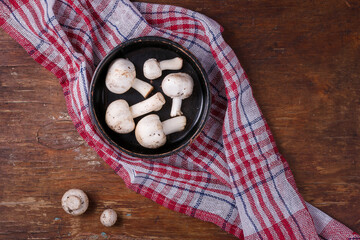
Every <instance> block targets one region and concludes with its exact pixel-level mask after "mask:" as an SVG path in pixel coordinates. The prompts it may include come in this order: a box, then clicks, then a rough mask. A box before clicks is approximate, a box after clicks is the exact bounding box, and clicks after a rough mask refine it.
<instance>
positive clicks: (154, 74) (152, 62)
mask: <svg viewBox="0 0 360 240" xmlns="http://www.w3.org/2000/svg"><path fill="white" fill-rule="evenodd" d="M143 73H144V76H145V77H146V78H147V79H156V78H159V77H160V76H161V74H162V70H161V68H160V63H159V62H158V61H157V60H156V59H155V58H150V59H148V60H146V61H145V63H144V67H143Z"/></svg>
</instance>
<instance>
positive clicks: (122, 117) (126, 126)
mask: <svg viewBox="0 0 360 240" xmlns="http://www.w3.org/2000/svg"><path fill="white" fill-rule="evenodd" d="M164 104H165V98H164V96H163V95H162V94H161V93H160V92H158V93H156V94H155V95H153V96H151V97H150V98H148V99H146V100H144V101H142V102H139V103H136V104H134V105H132V106H131V107H129V104H128V103H127V102H126V101H125V100H123V99H119V100H116V101H114V102H112V103H110V105H109V106H108V108H107V109H106V113H105V122H106V124H107V125H108V126H109V127H110V129H112V130H114V131H115V132H117V133H121V134H125V133H129V132H131V131H132V130H134V128H135V123H134V120H133V119H134V118H137V117H139V116H142V115H144V114H147V113H149V112H152V111H159V110H160V109H161V108H162V106H163V105H164Z"/></svg>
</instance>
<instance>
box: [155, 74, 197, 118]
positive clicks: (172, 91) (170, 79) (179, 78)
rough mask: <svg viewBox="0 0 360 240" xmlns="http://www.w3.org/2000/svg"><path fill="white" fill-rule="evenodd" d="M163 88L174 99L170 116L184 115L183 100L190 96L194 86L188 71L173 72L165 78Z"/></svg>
mask: <svg viewBox="0 0 360 240" xmlns="http://www.w3.org/2000/svg"><path fill="white" fill-rule="evenodd" d="M161 88H162V90H163V91H164V93H165V95H166V96H168V97H171V98H172V100H173V102H172V106H171V112H170V116H171V117H175V116H180V115H182V112H181V103H182V100H183V99H185V98H188V97H190V95H191V94H192V91H193V88H194V81H193V79H192V77H191V76H190V75H189V74H186V73H171V74H169V75H167V76H166V77H165V78H164V80H163V81H162V83H161Z"/></svg>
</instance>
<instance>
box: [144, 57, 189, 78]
mask: <svg viewBox="0 0 360 240" xmlns="http://www.w3.org/2000/svg"><path fill="white" fill-rule="evenodd" d="M182 66H183V60H182V58H179V57H176V58H173V59H169V60H164V61H161V62H158V61H157V60H156V59H155V58H150V59H148V60H146V61H145V63H144V67H143V72H144V76H145V77H146V78H147V79H156V78H159V77H160V76H161V74H162V71H164V70H179V69H181V68H182Z"/></svg>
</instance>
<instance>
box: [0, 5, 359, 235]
mask: <svg viewBox="0 0 360 240" xmlns="http://www.w3.org/2000/svg"><path fill="white" fill-rule="evenodd" d="M150 2H157V3H164V4H166V3H171V4H174V5H179V6H183V7H186V8H190V9H193V10H196V11H199V12H201V13H203V14H206V15H208V16H209V17H212V18H213V19H215V20H216V21H217V22H219V23H220V24H221V25H222V26H223V27H224V29H225V32H224V37H225V40H226V41H227V42H228V43H229V44H230V46H232V48H233V49H234V50H235V52H236V54H237V56H238V58H239V60H240V62H241V63H242V66H243V67H244V69H245V71H246V72H247V74H248V76H249V79H250V81H251V84H252V87H253V91H254V95H255V98H256V99H257V101H258V103H259V105H260V108H261V109H262V111H263V114H264V116H265V117H266V119H267V121H268V123H269V125H270V128H271V130H272V132H273V134H274V136H275V139H276V141H277V144H278V147H279V148H280V151H281V152H282V153H283V155H284V156H285V158H286V159H287V161H288V162H289V164H290V166H291V169H292V171H293V173H294V175H295V179H296V181H297V186H298V187H299V189H300V192H301V193H302V195H303V197H304V198H305V200H307V201H309V202H310V203H312V204H314V205H315V206H317V207H318V208H320V209H322V210H324V211H325V212H326V213H328V214H329V215H331V216H333V217H335V218H336V219H338V220H339V221H341V222H343V223H344V224H346V225H347V226H349V227H350V228H352V229H353V230H355V231H357V232H360V201H359V199H360V191H359V189H360V184H359V182H360V159H359V155H360V137H359V134H360V129H359V123H360V108H359V107H360V97H359V96H360V58H359V57H360V24H359V23H360V11H359V7H360V4H359V1H356V0H339V1H335V0H328V1H301V2H299V1H294V0H290V1H289V0H287V1H284V0H280V1H265V0H251V1H244V0H241V1H236V0H226V1H217V0H175V1H165V0H161V1H155V0H151V1H150ZM0 49H1V54H0V86H1V87H0V100H1V101H0V122H1V125H0V128H1V136H0V149H1V150H0V215H1V218H0V239H106V238H111V239H234V237H233V236H231V235H229V234H227V233H225V232H224V231H222V230H221V229H220V228H218V227H217V226H215V225H213V224H210V223H206V222H202V221H200V220H197V219H194V218H191V217H188V216H185V215H182V214H179V213H176V212H173V211H170V210H168V209H165V208H164V207H162V206H160V205H158V204H155V203H154V202H152V201H150V200H148V199H146V198H145V197H142V196H141V195H138V194H136V193H134V192H132V191H130V190H128V189H127V188H126V187H125V185H124V183H123V181H122V180H121V179H120V177H118V176H117V175H115V174H114V173H113V171H112V170H111V169H110V167H109V166H107V165H106V164H105V163H104V162H103V161H102V159H100V158H99V157H98V156H97V155H96V153H95V152H94V151H93V150H92V149H91V148H90V147H89V146H87V145H86V144H85V143H84V141H83V140H82V139H81V137H80V136H79V135H78V133H77V132H76V130H75V129H74V126H73V124H72V122H71V120H70V118H69V116H68V114H67V110H66V107H65V101H64V97H63V94H62V90H61V88H60V85H59V84H58V81H57V79H56V78H55V77H54V76H53V75H52V74H51V73H49V72H48V71H46V70H45V69H44V68H43V67H41V66H40V65H39V64H37V63H36V62H35V61H34V60H32V59H31V58H30V57H29V56H28V55H27V54H26V53H25V51H24V50H23V49H22V48H21V47H20V46H19V44H17V43H16V42H15V41H14V40H12V39H11V38H10V37H9V36H8V35H7V34H5V33H4V32H3V31H0ZM69 188H81V189H83V190H85V191H86V192H87V193H88V195H89V197H90V200H91V203H90V209H89V210H88V211H87V213H86V214H85V215H83V216H80V217H71V216H69V215H67V214H65V212H64V211H63V210H62V209H61V205H60V199H61V196H62V194H63V193H64V192H65V191H66V190H67V189H69ZM106 207H111V208H114V209H116V210H117V211H118V213H119V217H120V221H119V222H118V224H117V225H116V226H115V227H112V228H105V227H103V226H101V225H100V223H99V216H100V213H101V212H102V210H104V209H105V208H106Z"/></svg>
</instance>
